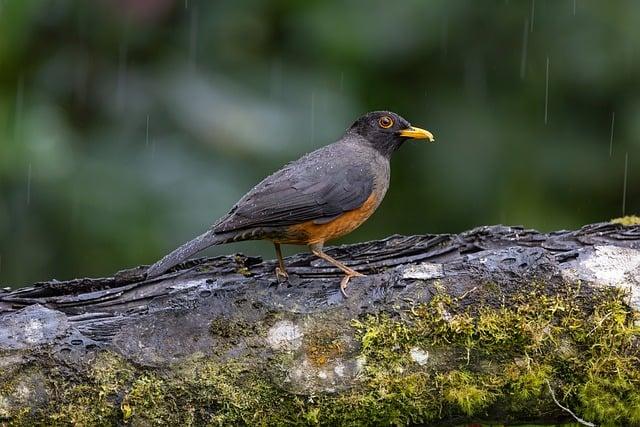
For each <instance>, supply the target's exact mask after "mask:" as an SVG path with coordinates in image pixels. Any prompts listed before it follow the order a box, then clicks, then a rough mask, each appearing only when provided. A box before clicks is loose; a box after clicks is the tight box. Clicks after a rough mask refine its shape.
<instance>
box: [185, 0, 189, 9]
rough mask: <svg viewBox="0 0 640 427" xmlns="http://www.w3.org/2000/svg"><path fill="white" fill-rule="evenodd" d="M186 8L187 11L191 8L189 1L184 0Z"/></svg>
mask: <svg viewBox="0 0 640 427" xmlns="http://www.w3.org/2000/svg"><path fill="white" fill-rule="evenodd" d="M184 8H185V9H188V8H189V0H184Z"/></svg>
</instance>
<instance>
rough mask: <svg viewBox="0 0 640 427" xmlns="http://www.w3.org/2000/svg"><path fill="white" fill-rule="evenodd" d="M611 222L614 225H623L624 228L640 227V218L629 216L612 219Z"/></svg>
mask: <svg viewBox="0 0 640 427" xmlns="http://www.w3.org/2000/svg"><path fill="white" fill-rule="evenodd" d="M611 222H612V223H614V224H622V225H624V226H631V225H640V216H637V215H627V216H623V217H620V218H615V219H612V220H611Z"/></svg>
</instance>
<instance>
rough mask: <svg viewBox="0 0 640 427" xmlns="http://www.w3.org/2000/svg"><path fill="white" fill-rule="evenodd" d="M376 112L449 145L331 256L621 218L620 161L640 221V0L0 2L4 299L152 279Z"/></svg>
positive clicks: (414, 162) (411, 150) (406, 161)
mask: <svg viewBox="0 0 640 427" xmlns="http://www.w3.org/2000/svg"><path fill="white" fill-rule="evenodd" d="M374 109H390V110H393V111H396V112H398V113H400V114H401V115H403V116H404V117H405V118H407V119H408V120H409V121H411V122H412V123H413V124H415V125H417V126H421V127H424V128H426V129H429V130H431V131H432V132H433V133H434V134H435V135H436V137H437V144H433V145H429V144H421V143H408V144H405V146H404V147H403V149H402V150H400V152H399V153H398V154H397V155H396V156H395V158H394V160H393V166H392V171H393V172H392V185H391V189H390V191H389V193H388V194H387V197H386V200H385V201H384V203H383V204H382V206H381V208H380V209H379V210H378V212H377V213H376V214H375V215H374V216H373V217H372V219H371V220H370V221H368V222H367V223H366V224H365V225H364V226H362V227H361V228H360V229H359V230H357V231H356V232H354V233H353V234H351V235H349V236H347V237H346V238H343V239H342V240H341V241H339V242H337V243H346V242H357V241H363V240H367V239H377V238H382V237H385V236H387V235H389V234H393V233H403V234H418V233H444V232H451V233H455V232H460V231H463V230H466V229H469V228H471V227H475V226H478V225H486V224H496V223H503V224H509V225H517V224H521V225H524V226H526V227H533V228H537V229H539V230H543V231H549V230H555V229H562V228H575V227H579V226H581V225H583V224H585V223H590V222H595V221H602V220H608V219H610V218H613V217H617V216H620V215H621V214H622V210H623V186H624V180H625V157H627V159H628V162H627V163H628V165H627V166H628V167H627V192H626V199H625V202H624V203H625V207H624V209H625V210H626V213H634V212H636V213H637V212H638V211H640V185H639V183H638V179H639V177H640V168H639V167H638V166H640V2H637V1H634V0H627V1H610V2H603V1H597V0H592V1H587V0H564V1H560V0H547V1H543V0H537V1H531V0H528V1H514V0H511V1H508V0H499V1H498V0H496V1H482V2H479V1H474V0H467V1H462V0H438V1H426V0H410V1H397V2H383V1H305V2H299V1H285V0H282V1H252V0H236V1H215V2H214V1H205V0H175V1H174V0H120V1H117V0H110V1H107V0H103V1H75V2H74V1H44V0H40V1H25V0H2V1H0V284H2V286H22V285H25V284H28V283H30V282H33V281H38V280H45V279H51V278H58V279H68V278H72V277H80V276H102V275H109V274H112V273H113V272H114V271H116V270H118V269H122V268H125V267H128V266H134V265H138V264H144V263H151V262H153V261H155V260H156V259H157V258H159V257H160V256H162V255H163V254H165V253H166V252H168V251H169V250H171V249H173V248H174V247H175V246H177V245H179V244H181V243H182V242H184V241H186V240H188V239H190V238H192V237H193V236H195V235H196V234H199V233H200V232H202V231H204V230H205V229H206V228H207V226H208V225H210V224H211V223H213V222H214V221H215V220H216V219H217V218H218V217H220V216H221V215H223V214H224V213H225V212H226V211H227V210H228V209H229V208H230V207H231V206H232V205H233V203H234V202H235V201H236V200H237V199H238V198H239V197H240V196H242V195H243V194H244V193H245V192H246V191H247V190H248V189H250V188H251V187H252V186H253V185H254V184H255V183H256V182H258V181H259V180H260V179H262V178H263V177H264V176H265V175H266V174H268V173H270V172H272V171H274V170H276V169H277V168H279V167H280V166H281V165H282V164H283V163H285V162H287V161H289V160H292V159H295V158H297V157H298V156H300V155H301V154H303V153H305V152H308V151H310V150H312V149H314V148H316V147H319V146H321V145H324V144H327V143H329V142H332V141H334V140H336V139H338V138H339V137H340V136H341V135H342V132H343V131H344V130H345V129H346V128H347V127H348V126H349V125H350V124H351V123H352V122H353V121H354V120H355V119H356V118H357V117H358V116H360V115H361V114H363V113H364V112H366V111H369V110H374ZM612 125H613V132H612ZM299 250H304V248H296V247H288V249H287V251H288V252H287V253H292V252H295V251H299ZM235 251H242V252H245V253H248V254H252V255H264V256H266V257H268V258H272V257H273V253H272V246H271V245H270V244H269V243H265V242H257V243H256V242H249V243H239V244H235V245H229V246H224V247H218V248H213V249H212V250H210V251H209V252H208V254H225V253H232V252H235Z"/></svg>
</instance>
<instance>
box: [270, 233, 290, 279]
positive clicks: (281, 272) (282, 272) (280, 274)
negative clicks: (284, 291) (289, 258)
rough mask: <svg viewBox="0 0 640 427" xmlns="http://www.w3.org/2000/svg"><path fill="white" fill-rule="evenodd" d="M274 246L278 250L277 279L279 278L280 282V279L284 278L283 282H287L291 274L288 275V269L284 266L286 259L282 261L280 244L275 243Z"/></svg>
mask: <svg viewBox="0 0 640 427" xmlns="http://www.w3.org/2000/svg"><path fill="white" fill-rule="evenodd" d="M273 246H274V247H275V248H276V256H277V257H278V266H277V267H276V277H277V278H278V281H280V278H282V279H283V280H287V279H288V278H289V274H288V273H287V269H286V268H285V266H284V259H282V250H281V249H280V243H276V242H273Z"/></svg>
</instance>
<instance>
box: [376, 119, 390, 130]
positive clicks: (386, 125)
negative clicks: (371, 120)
mask: <svg viewBox="0 0 640 427" xmlns="http://www.w3.org/2000/svg"><path fill="white" fill-rule="evenodd" d="M378 125H379V126H380V127H381V128H383V129H389V128H390V127H391V126H393V119H392V118H391V117H389V116H382V117H380V119H379V120H378Z"/></svg>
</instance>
